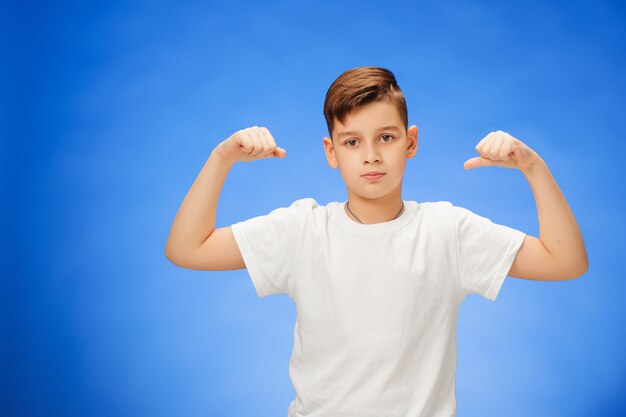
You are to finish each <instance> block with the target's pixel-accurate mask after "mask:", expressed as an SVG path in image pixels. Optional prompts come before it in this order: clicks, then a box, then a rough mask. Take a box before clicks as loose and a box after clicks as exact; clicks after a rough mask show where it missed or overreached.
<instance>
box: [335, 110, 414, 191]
mask: <svg viewBox="0 0 626 417" xmlns="http://www.w3.org/2000/svg"><path fill="white" fill-rule="evenodd" d="M332 137H333V140H332V141H331V139H330V138H329V137H327V136H325V137H324V139H323V142H324V150H325V152H326V160H327V161H328V164H329V165H330V166H331V168H337V167H338V168H339V171H340V172H341V176H342V177H343V180H344V182H345V183H346V187H347V188H348V197H351V195H352V194H353V193H356V194H358V195H359V196H361V197H363V198H368V199H375V198H380V197H384V196H387V195H390V194H392V193H394V192H395V193H397V194H398V195H399V194H400V189H401V185H402V176H403V175H404V167H405V165H406V159H407V158H413V157H414V156H415V154H416V153H417V127H416V126H415V125H413V126H411V127H409V129H408V130H407V131H405V130H404V123H403V122H402V119H401V118H400V115H399V114H398V111H397V110H396V108H395V106H394V105H393V104H391V103H387V102H382V101H376V102H373V103H368V104H366V105H365V106H363V107H359V108H357V109H355V110H354V111H352V113H350V114H348V115H347V117H346V119H345V121H344V124H341V123H339V121H337V120H336V121H335V126H334V128H333V132H332ZM372 171H378V172H382V173H384V175H383V176H382V177H380V178H379V179H367V178H365V177H363V174H366V173H368V172H372Z"/></svg>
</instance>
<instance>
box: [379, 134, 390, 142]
mask: <svg viewBox="0 0 626 417" xmlns="http://www.w3.org/2000/svg"><path fill="white" fill-rule="evenodd" d="M384 137H388V138H389V140H386V141H384V142H391V139H393V136H391V135H382V136H381V138H384Z"/></svg>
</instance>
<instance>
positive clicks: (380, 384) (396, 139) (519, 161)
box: [166, 67, 587, 417]
mask: <svg viewBox="0 0 626 417" xmlns="http://www.w3.org/2000/svg"><path fill="white" fill-rule="evenodd" d="M324 115H325V118H326V122H327V125H328V133H329V135H330V137H324V138H323V145H324V150H325V153H326V159H327V161H328V164H329V165H330V166H331V167H332V168H339V170H340V173H341V176H342V178H343V180H344V182H345V184H346V188H347V192H348V199H347V201H346V202H341V203H339V202H331V203H329V204H328V205H326V206H320V205H319V204H318V203H317V202H316V201H315V200H314V199H312V198H304V199H300V200H297V201H295V202H294V203H293V204H291V205H290V206H289V207H281V208H278V209H276V210H273V211H272V212H270V213H269V214H267V215H264V216H258V217H255V218H252V219H249V220H246V221H243V222H238V223H235V224H233V225H232V226H230V227H222V228H218V229H215V228H214V224H215V212H216V207H217V203H218V197H219V194H220V191H221V188H222V185H223V183H224V180H225V178H226V175H227V173H228V171H229V170H230V169H231V167H232V166H233V165H234V163H235V162H239V161H252V160H257V159H262V158H267V157H278V158H282V157H285V155H286V151H285V150H284V149H282V148H280V147H278V146H277V145H276V142H275V141H274V138H273V137H272V135H271V133H270V132H269V131H268V130H267V129H266V128H264V127H257V126H254V127H251V128H247V129H243V130H240V131H238V132H236V133H234V134H233V135H232V136H231V137H229V138H228V139H226V140H224V141H223V142H221V143H220V144H219V145H218V146H217V147H216V148H215V149H214V150H213V151H212V153H211V156H210V157H209V158H208V161H207V162H206V164H205V165H204V167H203V169H202V171H201V172H200V174H199V175H198V177H197V179H196V180H195V182H194V183H193V185H192V187H191V189H190V190H189V192H188V194H187V196H186V197H185V199H184V201H183V203H182V205H181V207H180V209H179V211H178V213H177V215H176V218H175V220H174V223H173V225H172V230H171V232H170V236H169V238H168V241H167V245H166V256H167V258H168V259H170V260H171V261H172V262H173V263H175V264H176V265H179V266H181V267H185V268H191V269H200V270H232V269H242V268H247V269H248V273H249V275H250V277H251V280H252V282H253V284H254V286H255V289H256V291H257V294H258V295H259V296H260V297H261V298H262V297H265V296H267V295H270V294H278V293H285V294H289V296H290V297H291V298H292V299H293V300H294V302H295V304H296V313H297V318H296V324H295V330H294V347H293V351H292V356H291V360H290V364H289V374H290V377H291V381H292V384H293V386H294V388H295V391H296V398H295V399H294V400H293V401H292V402H291V404H290V406H289V409H288V415H289V417H296V416H309V417H344V416H345V417H348V416H350V417H374V416H376V417H444V416H445V417H449V416H454V415H455V412H456V399H455V372H456V359H457V358H456V354H457V352H456V320H457V313H458V309H459V306H460V303H461V302H462V300H463V299H464V297H465V296H466V295H468V294H471V293H477V294H480V295H482V296H484V297H485V298H487V299H490V300H492V301H493V300H495V299H496V296H497V295H498V292H499V290H500V287H501V285H502V283H503V281H504V278H505V277H506V276H507V275H509V276H511V277H517V278H524V279H532V280H544V281H557V280H567V279H573V278H576V277H579V276H580V275H582V274H584V273H585V272H586V271H587V255H586V250H585V247H584V243H583V239H582V236H581V233H580V230H579V228H578V226H577V224H576V220H575V218H574V216H573V214H572V212H571V210H570V208H569V206H568V204H567V202H566V200H565V198H564V197H563V195H562V194H561V192H560V190H559V188H558V186H557V184H556V182H555V181H554V179H553V177H552V175H551V173H550V171H549V170H548V168H547V166H546V164H545V163H544V161H543V160H542V159H541V158H540V157H539V155H538V154H537V153H535V152H534V151H533V150H532V149H530V148H529V147H528V146H527V145H525V144H524V143H523V142H521V141H520V140H518V139H516V138H514V137H512V136H511V135H509V134H507V133H505V132H502V131H497V132H491V133H489V134H488V135H487V136H485V137H484V138H483V139H482V140H481V141H480V142H479V143H478V145H477V146H476V151H477V152H478V154H479V156H478V157H475V158H472V159H470V160H468V161H466V162H465V169H471V168H476V167H481V166H487V165H494V166H500V167H505V168H517V169H519V170H521V171H522V172H523V173H524V175H525V177H526V179H527V180H528V182H529V183H530V186H531V188H532V191H533V194H534V197H535V199H536V203H537V211H538V215H539V224H540V235H541V236H540V238H536V237H533V236H529V235H526V234H525V233H523V232H521V231H519V230H516V229H512V228H509V227H507V226H503V225H499V224H494V223H492V222H491V221H490V220H489V219H487V218H484V217H481V216H479V215H477V214H474V213H472V212H471V211H469V210H467V209H464V208H462V207H457V206H454V205H453V204H451V203H449V202H446V201H440V202H423V203H418V202H415V201H411V200H403V199H402V197H401V195H402V177H403V174H404V168H405V163H406V160H407V158H413V157H414V156H415V154H416V152H417V127H416V126H415V125H413V126H411V127H409V126H408V118H407V109H406V103H405V100H404V96H403V94H402V91H401V90H400V88H399V86H398V84H397V82H396V79H395V77H394V75H393V74H392V73H391V72H390V71H389V70H387V69H384V68H378V67H357V68H353V69H350V70H348V71H346V72H344V73H343V74H342V75H341V76H340V77H339V78H337V79H336V80H335V81H334V82H333V84H332V85H331V86H330V88H329V90H328V92H327V94H326V100H325V103H324Z"/></svg>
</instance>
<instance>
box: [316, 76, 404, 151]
mask: <svg viewBox="0 0 626 417" xmlns="http://www.w3.org/2000/svg"><path fill="white" fill-rule="evenodd" d="M376 101H384V102H387V103H390V104H392V105H393V106H394V107H395V108H396V110H397V111H398V115H399V116H400V119H402V122H403V123H404V130H407V129H408V127H409V120H408V115H407V109H406V101H405V100H404V94H402V90H401V89H400V87H399V86H398V83H397V81H396V77H395V76H394V75H393V73H392V72H391V71H389V70H388V69H386V68H380V67H356V68H352V69H349V70H347V71H346V72H344V73H343V74H341V75H340V76H339V77H338V78H337V79H336V80H335V81H334V82H333V83H332V84H331V86H330V88H329V89H328V91H327V92H326V100H325V101H324V117H325V118H326V125H327V126H328V134H329V135H330V137H331V139H334V136H333V130H334V128H335V122H336V121H339V122H340V123H344V121H345V118H346V116H347V115H348V114H349V113H350V112H352V111H353V110H355V109H357V108H359V107H362V106H364V105H366V104H369V103H373V102H376Z"/></svg>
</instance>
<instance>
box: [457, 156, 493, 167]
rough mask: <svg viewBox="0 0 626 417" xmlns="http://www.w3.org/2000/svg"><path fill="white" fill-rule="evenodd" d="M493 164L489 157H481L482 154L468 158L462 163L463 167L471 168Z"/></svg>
mask: <svg viewBox="0 0 626 417" xmlns="http://www.w3.org/2000/svg"><path fill="white" fill-rule="evenodd" d="M491 165H495V164H494V163H493V161H492V160H491V159H487V158H483V157H482V156H477V157H475V158H470V159H468V160H467V161H465V163H464V164H463V168H465V169H472V168H479V167H486V166H491Z"/></svg>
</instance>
